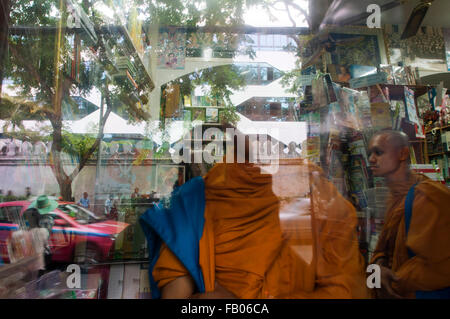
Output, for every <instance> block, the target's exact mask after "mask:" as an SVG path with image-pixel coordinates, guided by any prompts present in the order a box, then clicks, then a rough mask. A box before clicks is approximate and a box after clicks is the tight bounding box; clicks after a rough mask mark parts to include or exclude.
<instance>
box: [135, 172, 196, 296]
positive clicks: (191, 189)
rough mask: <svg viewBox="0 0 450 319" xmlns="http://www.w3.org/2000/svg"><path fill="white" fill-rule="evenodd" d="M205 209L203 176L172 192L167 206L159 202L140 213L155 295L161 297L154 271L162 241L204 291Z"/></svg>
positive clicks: (151, 282) (151, 286) (152, 290)
mask: <svg viewBox="0 0 450 319" xmlns="http://www.w3.org/2000/svg"><path fill="white" fill-rule="evenodd" d="M204 212H205V183H204V181H203V178H201V177H195V178H193V179H191V180H189V181H188V182H187V183H185V184H184V185H182V186H180V187H178V188H177V189H175V190H174V191H173V192H172V194H171V198H170V205H168V207H164V205H163V204H162V203H158V204H157V205H155V206H153V207H152V208H150V209H148V210H147V211H146V212H145V213H144V214H143V215H142V216H141V217H140V219H139V222H140V224H141V227H142V229H143V231H144V234H145V237H146V239H147V243H148V248H149V279H150V289H151V293H152V298H153V299H157V298H161V292H160V291H159V289H158V286H157V283H156V282H155V280H154V278H153V274H152V273H153V268H154V267H155V264H156V261H157V260H158V258H159V251H160V248H161V244H162V243H163V242H165V243H166V245H167V246H168V247H169V249H170V250H171V251H172V252H173V253H174V254H175V256H177V258H178V259H179V260H180V262H181V263H182V264H183V265H184V266H185V267H186V269H187V270H188V271H189V273H190V274H191V276H192V278H193V280H194V282H195V284H196V286H197V289H198V292H200V293H202V292H205V284H204V281H203V274H202V271H201V268H200V265H199V241H200V238H201V237H202V234H203V226H204V224H205V217H204Z"/></svg>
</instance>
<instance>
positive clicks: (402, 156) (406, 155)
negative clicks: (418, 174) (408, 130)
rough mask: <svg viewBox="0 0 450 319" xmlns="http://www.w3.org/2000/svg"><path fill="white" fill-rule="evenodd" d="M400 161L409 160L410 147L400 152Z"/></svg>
mask: <svg viewBox="0 0 450 319" xmlns="http://www.w3.org/2000/svg"><path fill="white" fill-rule="evenodd" d="M400 160H401V161H407V160H409V148H408V147H406V146H405V147H403V148H402V149H401V150H400Z"/></svg>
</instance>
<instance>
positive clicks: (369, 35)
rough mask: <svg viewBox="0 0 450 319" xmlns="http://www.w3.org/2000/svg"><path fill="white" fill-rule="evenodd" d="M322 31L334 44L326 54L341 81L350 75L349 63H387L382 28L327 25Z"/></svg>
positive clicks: (372, 64)
mask: <svg viewBox="0 0 450 319" xmlns="http://www.w3.org/2000/svg"><path fill="white" fill-rule="evenodd" d="M323 32H327V33H328V34H329V37H330V40H331V41H332V43H333V44H334V45H335V49H334V50H333V51H332V52H329V53H327V55H328V61H330V62H331V63H329V64H333V65H334V71H335V73H336V76H337V77H338V78H340V79H341V82H347V81H346V80H348V78H349V77H350V74H349V73H350V72H349V71H350V66H351V65H363V66H372V67H378V66H379V65H380V64H388V60H387V54H386V46H385V43H384V34H383V31H382V29H370V28H367V27H361V26H346V27H340V26H327V27H325V29H324V30H323Z"/></svg>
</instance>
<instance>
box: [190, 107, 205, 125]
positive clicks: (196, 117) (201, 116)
mask: <svg viewBox="0 0 450 319" xmlns="http://www.w3.org/2000/svg"><path fill="white" fill-rule="evenodd" d="M191 112H192V114H191V120H192V121H201V122H205V108H193V109H192V111H191Z"/></svg>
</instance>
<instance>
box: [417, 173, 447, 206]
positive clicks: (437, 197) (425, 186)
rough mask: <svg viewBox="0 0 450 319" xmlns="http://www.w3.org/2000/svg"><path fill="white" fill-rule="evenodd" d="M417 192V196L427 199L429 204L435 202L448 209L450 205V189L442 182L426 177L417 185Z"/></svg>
mask: <svg viewBox="0 0 450 319" xmlns="http://www.w3.org/2000/svg"><path fill="white" fill-rule="evenodd" d="M415 193H416V197H417V198H421V197H422V198H424V199H426V200H427V204H432V203H434V204H436V205H438V206H442V207H445V208H446V209H448V206H447V205H450V189H449V188H448V187H447V186H446V185H445V184H442V183H440V182H436V181H433V180H431V179H426V180H424V181H422V182H420V183H419V184H418V185H417V186H416V191H415Z"/></svg>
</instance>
